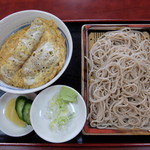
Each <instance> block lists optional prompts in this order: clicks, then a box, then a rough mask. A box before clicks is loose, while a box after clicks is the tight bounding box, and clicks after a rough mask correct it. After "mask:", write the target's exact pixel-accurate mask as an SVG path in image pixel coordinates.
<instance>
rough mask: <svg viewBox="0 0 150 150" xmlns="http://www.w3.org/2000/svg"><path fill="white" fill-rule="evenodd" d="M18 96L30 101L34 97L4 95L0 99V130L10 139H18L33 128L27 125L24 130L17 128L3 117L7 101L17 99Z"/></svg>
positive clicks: (27, 95)
mask: <svg viewBox="0 0 150 150" xmlns="http://www.w3.org/2000/svg"><path fill="white" fill-rule="evenodd" d="M18 96H25V97H27V98H29V99H31V100H33V99H34V98H35V97H36V94H34V93H31V94H21V95H19V94H12V93H5V94H3V95H2V96H1V98H0V120H1V121H0V130H1V131H2V132H4V133H5V134H7V135H9V136H12V137H20V136H24V135H26V134H28V133H30V132H31V131H33V128H32V126H31V125H27V126H26V127H25V128H22V127H18V126H17V125H15V124H14V123H13V122H11V121H10V120H8V119H7V118H6V116H5V108H6V104H7V102H8V101H9V100H11V99H13V98H17V97H18Z"/></svg>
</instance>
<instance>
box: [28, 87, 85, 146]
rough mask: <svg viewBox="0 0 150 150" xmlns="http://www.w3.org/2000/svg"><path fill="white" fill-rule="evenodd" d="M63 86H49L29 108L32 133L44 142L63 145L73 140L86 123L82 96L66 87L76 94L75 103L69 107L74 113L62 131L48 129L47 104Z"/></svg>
mask: <svg viewBox="0 0 150 150" xmlns="http://www.w3.org/2000/svg"><path fill="white" fill-rule="evenodd" d="M62 86H64V85H55V86H51V87H49V88H47V89H45V90H43V91H42V92H41V93H39V94H38V95H37V96H36V98H35V100H34V102H33V103H32V106H31V111H30V119H31V124H32V127H33V129H34V131H35V132H36V133H37V134H38V135H39V136H40V137H41V138H42V139H44V140H46V141H48V142H52V143H63V142H66V141H69V140H71V139H73V138H74V137H75V136H76V135H78V133H79V132H80V131H81V130H82V128H83V126H84V124H85V121H86V115H87V110H86V105H85V102H84V100H83V98H82V96H81V95H80V94H79V93H78V92H77V91H76V90H74V89H73V88H71V87H68V86H65V87H68V88H70V89H72V90H73V91H75V92H76V93H77V101H76V102H75V103H70V104H69V105H70V106H69V107H70V108H71V109H72V111H73V112H75V116H74V117H73V118H72V119H71V120H70V124H69V126H67V128H66V130H64V131H58V132H57V131H55V130H53V129H50V119H49V118H48V117H47V109H48V104H49V101H50V100H51V98H52V97H53V96H54V95H56V94H57V93H59V91H60V88H61V87H62Z"/></svg>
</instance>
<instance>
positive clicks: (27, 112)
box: [22, 100, 32, 125]
mask: <svg viewBox="0 0 150 150" xmlns="http://www.w3.org/2000/svg"><path fill="white" fill-rule="evenodd" d="M31 105H32V101H30V100H28V101H26V103H25V104H24V107H23V110H22V115H23V120H24V121H25V122H26V123H27V124H28V125H31V122H30V109H31Z"/></svg>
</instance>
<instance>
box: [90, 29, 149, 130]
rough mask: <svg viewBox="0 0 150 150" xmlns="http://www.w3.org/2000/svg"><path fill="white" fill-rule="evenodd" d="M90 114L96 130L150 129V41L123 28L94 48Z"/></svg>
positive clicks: (91, 52)
mask: <svg viewBox="0 0 150 150" xmlns="http://www.w3.org/2000/svg"><path fill="white" fill-rule="evenodd" d="M87 60H88V63H89V103H90V104H89V105H90V110H89V115H88V120H89V122H90V125H91V126H92V127H96V128H99V129H101V128H130V129H131V128H140V129H150V39H149V35H148V34H147V32H145V33H144V32H139V31H132V30H131V29H130V28H124V29H121V30H118V31H111V32H106V33H105V34H103V35H102V36H101V37H100V38H99V39H98V40H97V42H96V43H95V44H94V45H93V46H92V48H91V50H90V51H89V56H88V59H87Z"/></svg>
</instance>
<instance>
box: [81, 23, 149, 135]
mask: <svg viewBox="0 0 150 150" xmlns="http://www.w3.org/2000/svg"><path fill="white" fill-rule="evenodd" d="M125 27H129V28H131V29H134V30H139V31H142V32H148V33H149V34H150V24H87V25H84V26H82V34H81V45H82V56H81V59H82V61H81V62H82V69H81V74H82V77H81V78H82V79H81V80H82V84H81V87H82V96H83V97H84V100H85V102H86V106H87V111H88V112H89V101H88V93H89V92H88V90H89V89H88V61H87V59H85V57H87V58H88V52H89V50H90V48H91V47H92V45H93V44H94V43H95V42H96V40H97V39H98V37H99V36H100V35H102V34H103V33H104V32H107V31H114V30H119V29H122V28H125ZM83 134H85V135H150V130H141V129H97V128H92V127H91V126H90V125H89V122H88V120H87V121H86V124H85V126H84V128H83Z"/></svg>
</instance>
